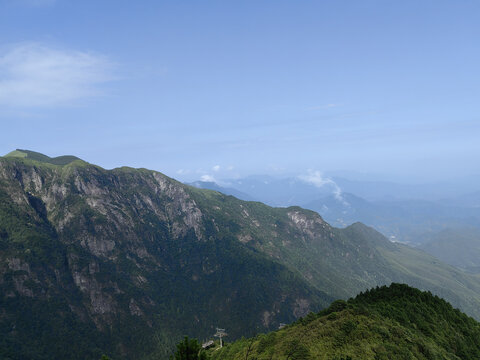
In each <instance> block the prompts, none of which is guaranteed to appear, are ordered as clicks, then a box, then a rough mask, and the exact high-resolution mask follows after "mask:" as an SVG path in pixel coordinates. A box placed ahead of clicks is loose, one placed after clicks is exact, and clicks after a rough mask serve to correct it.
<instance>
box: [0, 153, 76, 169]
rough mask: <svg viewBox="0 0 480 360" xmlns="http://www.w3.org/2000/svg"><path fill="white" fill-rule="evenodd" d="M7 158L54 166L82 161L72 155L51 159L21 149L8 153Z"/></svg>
mask: <svg viewBox="0 0 480 360" xmlns="http://www.w3.org/2000/svg"><path fill="white" fill-rule="evenodd" d="M5 157H16V158H23V159H28V160H32V161H39V162H44V163H48V164H52V165H60V166H63V165H67V164H70V163H71V162H73V161H76V160H80V159H79V158H78V157H76V156H72V155H63V156H57V157H54V158H51V157H49V156H47V155H44V154H41V153H38V152H35V151H30V150H21V149H17V150H14V151H12V152H10V153H8V154H7V155H5Z"/></svg>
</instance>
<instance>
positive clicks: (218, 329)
mask: <svg viewBox="0 0 480 360" xmlns="http://www.w3.org/2000/svg"><path fill="white" fill-rule="evenodd" d="M227 335H228V334H227V333H226V332H225V329H220V328H218V327H217V333H216V334H215V335H213V336H215V337H218V338H220V347H223V341H222V337H224V336H227Z"/></svg>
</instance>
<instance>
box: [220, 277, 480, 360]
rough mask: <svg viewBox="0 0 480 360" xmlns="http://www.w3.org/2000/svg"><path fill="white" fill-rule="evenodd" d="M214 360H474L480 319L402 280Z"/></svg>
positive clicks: (479, 347)
mask: <svg viewBox="0 0 480 360" xmlns="http://www.w3.org/2000/svg"><path fill="white" fill-rule="evenodd" d="M211 356H212V360H217V359H222V360H237V359H238V360H244V359H258V360H261V359H278V360H283V359H297V360H298V359H302V360H307V359H319V360H321V359H325V360H327V359H328V360H334V359H335V360H337V359H338V360H346V359H351V360H361V359H451V360H459V359H478V358H480V323H478V322H477V321H475V320H474V319H472V318H470V317H468V316H466V315H465V314H463V313H461V312H460V311H459V310H457V309H454V308H453V307H452V306H451V305H450V304H449V303H447V302H446V301H444V300H443V299H440V298H439V297H437V296H434V295H432V294H431V293H430V292H421V291H419V290H417V289H414V288H411V287H409V286H407V285H404V284H392V285H390V286H389V287H386V286H382V287H380V288H375V289H372V290H369V291H366V292H364V293H361V294H359V295H358V296H356V297H355V298H354V299H350V300H348V301H343V300H338V301H335V302H333V303H332V305H330V307H329V308H328V309H326V310H323V311H321V312H319V313H316V314H314V313H310V314H309V315H307V316H306V317H304V318H302V319H300V320H298V321H297V322H295V323H294V324H291V325H288V326H286V327H285V328H283V329H281V330H278V331H275V332H271V333H268V334H262V335H258V336H256V337H254V338H251V339H242V340H239V341H237V342H234V343H232V344H227V345H226V346H225V347H223V348H222V349H216V350H214V351H211Z"/></svg>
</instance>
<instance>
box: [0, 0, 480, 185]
mask: <svg viewBox="0 0 480 360" xmlns="http://www.w3.org/2000/svg"><path fill="white" fill-rule="evenodd" d="M478 14H480V3H479V2H478V1H467V0H462V1H440V0H436V1H418V0H417V1H358V0H356V1H281V0H277V1H258V0H257V1H224V0H223V1H146V0H143V1H138V2H134V1H119V0H115V1H107V0H102V1H98V0H97V1H89V0H82V1H74V0H0V123H1V125H2V126H1V129H2V131H1V133H0V140H1V141H0V153H2V154H6V153H8V152H9V151H11V150H12V149H15V148H26V149H31V150H36V151H39V152H42V153H45V154H47V155H50V156H56V155H62V154H74V155H77V156H79V157H81V158H83V159H85V160H87V161H89V162H92V163H96V164H99V165H101V166H103V167H106V168H113V167H117V166H122V165H129V166H133V167H146V168H150V169H155V170H159V171H162V172H164V173H166V174H168V175H170V176H173V177H176V178H179V179H182V180H192V179H195V178H200V177H201V176H211V177H215V178H229V177H235V176H245V175H248V174H254V173H257V174H258V173H268V174H282V173H289V174H302V173H303V174H306V173H309V172H315V171H323V172H325V171H327V172H328V171H331V170H349V171H353V172H360V173H365V172H366V173H372V174H384V175H385V176H387V177H389V178H391V179H397V180H399V181H400V180H401V181H410V182H414V181H429V180H440V179H450V178H454V177H462V176H466V175H470V174H478V173H480V165H479V161H478V159H479V155H480V141H479V138H480V111H479V99H480V81H479V80H480V66H479V64H480V22H479V21H478Z"/></svg>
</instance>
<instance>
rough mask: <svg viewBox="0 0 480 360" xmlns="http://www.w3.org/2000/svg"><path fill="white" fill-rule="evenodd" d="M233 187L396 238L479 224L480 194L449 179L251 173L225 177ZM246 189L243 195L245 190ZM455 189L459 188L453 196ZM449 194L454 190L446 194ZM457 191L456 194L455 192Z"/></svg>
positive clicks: (418, 239)
mask: <svg viewBox="0 0 480 360" xmlns="http://www.w3.org/2000/svg"><path fill="white" fill-rule="evenodd" d="M223 182H224V183H226V184H228V190H226V189H223V188H222V187H221V186H218V185H216V184H215V183H213V184H208V185H204V186H205V187H206V188H210V189H214V190H217V191H220V192H222V191H223V192H224V193H232V188H234V189H237V190H238V191H241V192H242V194H243V195H242V196H244V197H245V196H250V197H251V198H253V199H254V200H257V201H262V202H265V203H266V204H269V205H271V206H292V205H297V206H302V207H305V208H307V209H311V210H314V211H317V212H318V213H319V214H320V215H322V217H323V218H325V220H327V221H328V222H329V223H331V224H332V225H334V226H340V227H345V226H348V225H350V224H353V223H355V222H357V221H360V222H363V223H365V224H367V225H369V226H372V227H374V228H375V229H377V230H378V231H380V232H382V233H383V234H385V235H386V236H387V237H389V238H391V239H392V240H395V241H401V242H405V243H411V244H421V243H423V242H424V241H426V239H428V238H429V236H431V235H432V234H434V233H436V232H439V231H442V230H445V229H452V230H454V229H458V231H460V232H462V231H464V230H463V229H468V228H472V227H473V228H478V229H480V197H478V196H477V195H478V193H471V194H465V193H464V192H465V189H463V188H462V187H461V186H456V185H455V184H449V183H437V184H425V185H403V184H395V183H392V182H385V181H378V182H374V181H371V180H369V181H363V180H347V179H344V178H338V177H328V176H324V175H322V174H320V173H318V172H313V173H309V174H306V175H300V176H297V177H287V178H276V177H270V176H250V177H246V178H241V179H236V180H224V181H223ZM245 194H247V195H245ZM455 194H457V195H458V194H462V195H460V196H457V195H455ZM448 195H450V196H452V197H451V198H450V199H447V197H448ZM454 195H455V197H453V196H454Z"/></svg>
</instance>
